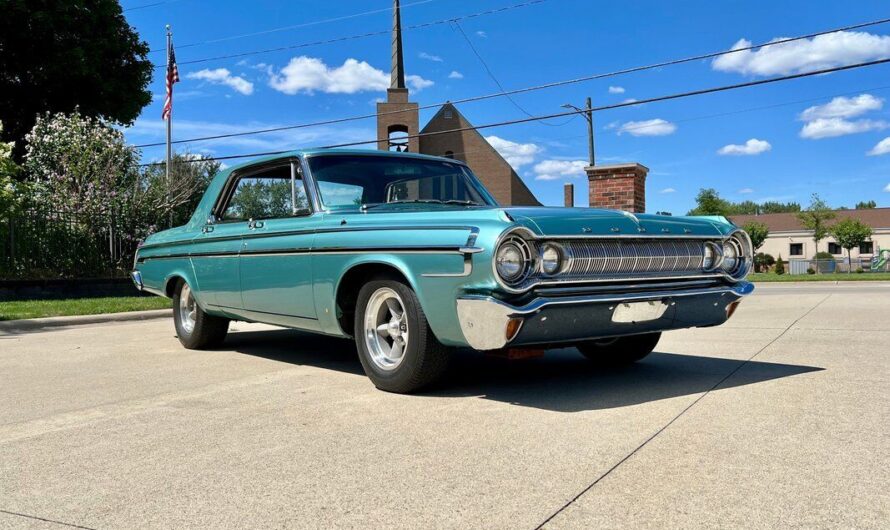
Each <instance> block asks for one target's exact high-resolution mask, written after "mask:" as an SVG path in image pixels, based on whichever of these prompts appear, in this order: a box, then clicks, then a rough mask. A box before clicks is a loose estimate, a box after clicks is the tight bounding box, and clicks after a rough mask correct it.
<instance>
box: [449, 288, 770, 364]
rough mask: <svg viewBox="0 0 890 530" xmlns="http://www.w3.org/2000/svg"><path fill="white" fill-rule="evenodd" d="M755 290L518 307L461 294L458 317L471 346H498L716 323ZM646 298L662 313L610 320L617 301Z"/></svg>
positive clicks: (590, 298)
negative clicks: (641, 318) (639, 319)
mask: <svg viewBox="0 0 890 530" xmlns="http://www.w3.org/2000/svg"><path fill="white" fill-rule="evenodd" d="M753 291H754V286H753V285H752V284H751V283H748V282H739V283H737V284H735V285H732V286H721V287H709V288H702V289H688V290H679V291H677V290H675V291H656V292H648V293H633V294H599V295H585V296H571V297H558V298H557V297H553V298H537V299H535V300H533V301H531V302H529V303H528V304H525V305H522V306H513V305H510V304H508V303H506V302H503V301H501V300H497V299H495V298H492V297H490V296H465V297H461V298H458V300H457V316H458V319H459V321H460V327H461V331H462V332H463V335H464V338H465V339H466V341H467V344H468V345H469V346H470V347H471V348H474V349H477V350H496V349H500V348H503V347H505V346H528V345H534V344H553V343H559V342H573V341H580V340H587V339H596V338H602V337H614V336H622V335H634V334H638V333H650V332H656V331H666V330H671V329H682V328H691V327H704V326H716V325H718V324H722V323H723V322H725V321H726V320H727V318H729V316H728V315H729V310H730V306H731V305H732V304H733V302H738V301H739V300H741V299H742V298H743V297H745V296H747V295H749V294H751V293H752V292H753ZM646 301H652V302H655V303H664V304H665V307H664V309H663V312H662V313H661V316H659V317H658V318H654V319H652V320H646V321H644V322H613V318H612V315H613V313H614V312H615V308H616V307H617V306H618V305H619V304H622V303H629V302H646ZM516 320H519V322H518V323H517V322H516ZM511 321H512V322H511ZM517 324H518V326H519V328H518V331H517V330H516V326H517ZM508 325H509V326H508ZM508 335H512V337H510V336H508Z"/></svg>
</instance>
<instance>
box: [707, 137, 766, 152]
mask: <svg viewBox="0 0 890 530" xmlns="http://www.w3.org/2000/svg"><path fill="white" fill-rule="evenodd" d="M772 148H773V146H771V145H770V143H769V142H767V141H766V140H758V139H757V138H751V139H750V140H748V141H747V142H745V143H744V144H741V145H739V144H729V145H724V146H723V147H721V148H720V149H719V150H718V151H717V154H718V155H735V156H743V155H759V154H760V153H764V152H766V151H769V150H770V149H772Z"/></svg>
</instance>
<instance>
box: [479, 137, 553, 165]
mask: <svg viewBox="0 0 890 530" xmlns="http://www.w3.org/2000/svg"><path fill="white" fill-rule="evenodd" d="M485 139H486V140H487V141H488V143H490V144H491V146H492V147H494V148H495V150H496V151H497V152H498V153H500V154H501V156H502V157H504V159H505V160H506V161H507V163H508V164H510V165H511V166H513V168H514V169H518V168H520V167H522V166H524V165H526V164H531V163H532V162H534V161H535V155H537V154H538V153H540V152H541V151H542V149H541V147H540V146H538V145H535V144H531V143H528V144H521V143H518V142H512V141H510V140H504V139H503V138H500V137H498V136H486V137H485Z"/></svg>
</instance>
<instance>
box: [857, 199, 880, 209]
mask: <svg viewBox="0 0 890 530" xmlns="http://www.w3.org/2000/svg"><path fill="white" fill-rule="evenodd" d="M877 207H878V203H876V202H875V201H860V202H857V203H856V209H857V210H871V209H872V208H877Z"/></svg>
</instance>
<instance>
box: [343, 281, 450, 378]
mask: <svg viewBox="0 0 890 530" xmlns="http://www.w3.org/2000/svg"><path fill="white" fill-rule="evenodd" d="M355 342H356V347H357V349H358V353H359V359H360V360H361V363H362V367H363V368H364V369H365V374H367V376H368V378H370V379H371V382H373V383H374V386H376V387H377V388H379V389H380V390H385V391H388V392H397V393H409V392H414V391H416V390H419V389H420V388H423V387H424V386H427V385H429V384H430V383H432V382H434V381H435V380H436V379H438V378H439V377H440V376H441V375H442V373H443V372H444V371H445V369H446V368H447V366H448V361H449V359H450V351H449V349H448V348H446V347H445V346H443V345H442V344H441V343H439V341H438V340H436V337H435V336H434V335H433V332H432V330H431V329H430V326H429V324H428V323H427V320H426V315H424V313H423V309H421V307H420V302H419V301H418V299H417V296H416V295H415V294H414V291H413V290H411V288H410V287H408V286H407V285H405V284H404V283H402V282H400V281H397V280H392V279H377V280H373V281H370V282H368V283H367V284H365V285H364V286H363V287H362V288H361V290H360V291H359V295H358V301H357V304H356V311H355Z"/></svg>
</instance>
